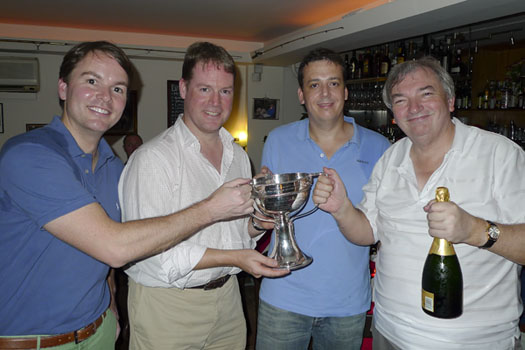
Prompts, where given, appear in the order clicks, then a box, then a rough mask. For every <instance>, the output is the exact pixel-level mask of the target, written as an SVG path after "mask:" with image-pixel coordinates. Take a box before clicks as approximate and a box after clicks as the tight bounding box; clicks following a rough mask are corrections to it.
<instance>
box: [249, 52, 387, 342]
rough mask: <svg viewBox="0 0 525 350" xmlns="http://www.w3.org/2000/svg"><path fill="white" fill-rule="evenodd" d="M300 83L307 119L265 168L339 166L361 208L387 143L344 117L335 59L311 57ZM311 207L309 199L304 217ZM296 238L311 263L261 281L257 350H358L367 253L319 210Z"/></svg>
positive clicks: (268, 151) (271, 145)
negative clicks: (311, 343) (309, 345)
mask: <svg viewBox="0 0 525 350" xmlns="http://www.w3.org/2000/svg"><path fill="white" fill-rule="evenodd" d="M298 79H299V89H298V95H299V100H300V102H301V103H302V104H304V105H305V107H306V110H307V112H308V118H307V119H304V120H301V121H298V122H294V123H291V124H288V125H284V126H282V127H279V128H277V129H275V130H273V131H272V132H271V133H270V134H269V136H268V138H267V140H266V143H265V146H264V151H263V158H262V166H263V167H266V168H268V170H270V171H271V172H273V173H275V174H277V173H290V172H306V173H311V172H319V171H322V169H323V167H334V168H336V169H337V171H338V173H339V174H341V177H342V178H343V181H344V182H345V183H346V184H348V186H347V189H348V191H349V193H348V195H349V196H350V198H353V199H355V200H356V201H360V200H361V198H362V196H363V193H362V191H361V187H362V186H363V185H364V184H366V183H367V182H368V178H369V176H370V174H371V172H372V169H373V167H374V164H375V163H376V161H377V160H378V159H379V158H380V157H381V155H382V154H383V152H384V151H385V150H386V149H387V148H388V147H389V145H390V143H389V142H388V140H387V139H386V138H384V137H383V136H381V135H380V134H378V133H376V132H373V131H371V130H368V129H366V128H363V127H361V126H359V125H357V124H356V123H355V121H354V119H353V118H351V117H345V116H344V114H343V107H344V102H345V100H346V99H347V96H348V91H347V89H346V87H345V82H344V68H343V62H342V60H341V57H340V56H339V55H338V54H336V53H334V52H332V51H330V50H325V49H319V50H314V51H312V52H310V53H309V54H308V55H307V56H306V57H305V58H304V59H303V61H302V62H301V65H300V67H299V73H298ZM263 169H264V168H263ZM350 184H351V185H350ZM311 208H313V203H312V201H311V199H310V200H309V202H308V203H307V205H306V207H305V208H304V211H305V212H306V211H307V210H309V209H311ZM295 232H296V239H297V244H298V245H299V247H300V249H301V250H302V251H303V252H304V253H306V254H307V255H308V256H310V257H312V258H313V262H312V264H311V265H309V266H307V267H305V268H302V269H299V270H295V271H293V272H292V273H291V274H290V275H288V276H285V277H281V278H276V279H268V278H265V279H263V281H262V285H261V291H260V299H261V302H260V306H259V314H258V315H259V319H258V326H257V349H258V350H270V349H271V350H280V349H283V350H284V349H293V350H300V349H307V348H308V344H309V342H310V338H311V337H313V348H314V349H330V350H337V349H345V350H348V349H359V348H360V347H361V341H362V336H363V329H364V325H365V318H366V312H367V310H368V309H369V308H370V302H371V295H370V294H371V293H370V272H369V267H368V266H369V247H368V246H357V245H354V244H352V243H350V242H349V241H348V240H347V239H346V238H345V237H344V236H343V235H342V234H341V232H340V231H339V228H338V227H337V223H336V222H335V220H334V219H333V217H332V216H331V215H330V214H329V213H326V212H323V211H321V210H318V211H316V212H315V213H313V214H311V215H308V216H306V217H304V218H301V219H299V220H297V221H295ZM272 244H273V242H272Z"/></svg>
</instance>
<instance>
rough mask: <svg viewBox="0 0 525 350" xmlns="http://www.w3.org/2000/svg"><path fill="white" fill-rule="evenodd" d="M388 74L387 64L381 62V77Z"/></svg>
mask: <svg viewBox="0 0 525 350" xmlns="http://www.w3.org/2000/svg"><path fill="white" fill-rule="evenodd" d="M387 74H388V63H387V62H382V63H381V75H387Z"/></svg>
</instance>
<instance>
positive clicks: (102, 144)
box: [48, 116, 116, 167]
mask: <svg viewBox="0 0 525 350" xmlns="http://www.w3.org/2000/svg"><path fill="white" fill-rule="evenodd" d="M48 127H49V128H51V129H53V130H55V131H56V132H58V133H59V134H61V135H62V136H64V140H65V144H64V145H63V146H64V147H65V148H66V149H67V152H68V153H69V154H70V155H71V157H79V156H82V155H84V154H86V153H85V152H84V151H83V150H82V149H81V148H80V146H79V145H78V143H77V141H76V140H75V138H74V137H73V135H71V132H70V131H69V130H68V128H66V126H65V125H64V123H63V122H62V119H61V118H60V117H59V116H54V117H53V120H52V121H51V123H49V124H48ZM114 157H116V156H115V153H113V150H112V149H111V147H110V146H109V144H108V143H107V142H106V140H105V139H104V138H101V139H100V141H99V143H98V162H97V167H98V166H99V165H101V164H103V163H104V162H105V161H106V160H108V159H111V158H114Z"/></svg>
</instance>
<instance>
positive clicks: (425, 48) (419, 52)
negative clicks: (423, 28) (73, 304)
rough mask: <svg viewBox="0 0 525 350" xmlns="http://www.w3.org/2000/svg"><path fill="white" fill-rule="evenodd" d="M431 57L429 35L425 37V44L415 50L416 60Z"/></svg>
mask: <svg viewBox="0 0 525 350" xmlns="http://www.w3.org/2000/svg"><path fill="white" fill-rule="evenodd" d="M426 55H430V45H429V39H428V35H423V42H422V43H421V46H419V48H417V45H416V49H415V55H414V58H415V59H416V60H418V59H420V58H421V57H423V56H426Z"/></svg>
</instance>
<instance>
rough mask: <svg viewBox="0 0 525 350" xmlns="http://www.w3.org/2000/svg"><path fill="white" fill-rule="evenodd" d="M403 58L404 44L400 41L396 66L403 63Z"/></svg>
mask: <svg viewBox="0 0 525 350" xmlns="http://www.w3.org/2000/svg"><path fill="white" fill-rule="evenodd" d="M405 58H406V55H405V43H404V42H403V41H402V42H400V43H399V46H398V48H397V55H396V64H400V63H403V62H405Z"/></svg>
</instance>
